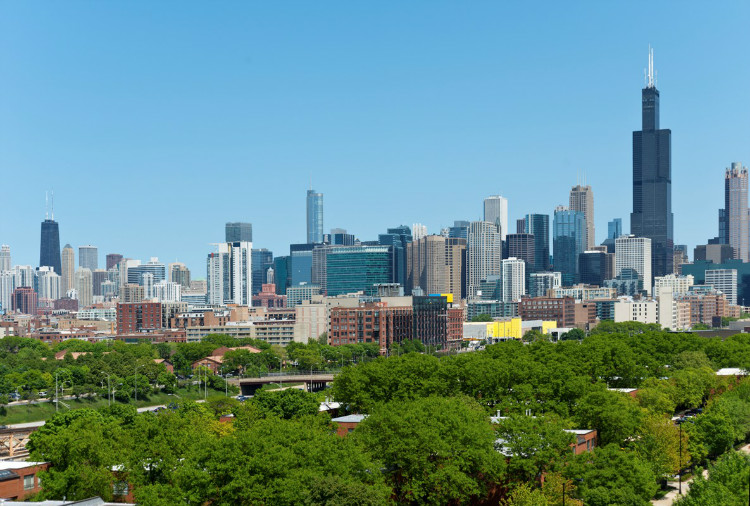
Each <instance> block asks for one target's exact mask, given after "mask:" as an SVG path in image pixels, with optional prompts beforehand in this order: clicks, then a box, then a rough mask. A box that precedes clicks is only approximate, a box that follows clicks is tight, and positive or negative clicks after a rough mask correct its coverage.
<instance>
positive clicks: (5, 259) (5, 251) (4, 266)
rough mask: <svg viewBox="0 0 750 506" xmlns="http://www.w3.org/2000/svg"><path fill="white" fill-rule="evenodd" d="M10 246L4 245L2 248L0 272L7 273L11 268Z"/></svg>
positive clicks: (0, 251) (0, 249) (0, 248)
mask: <svg viewBox="0 0 750 506" xmlns="http://www.w3.org/2000/svg"><path fill="white" fill-rule="evenodd" d="M11 265H12V263H11V260H10V246H8V245H7V244H3V245H2V247H0V272H7V271H9V270H10V268H11Z"/></svg>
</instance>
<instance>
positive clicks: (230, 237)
mask: <svg viewBox="0 0 750 506" xmlns="http://www.w3.org/2000/svg"><path fill="white" fill-rule="evenodd" d="M224 242H253V224H252V223H243V222H240V221H236V222H229V223H227V224H225V225H224Z"/></svg>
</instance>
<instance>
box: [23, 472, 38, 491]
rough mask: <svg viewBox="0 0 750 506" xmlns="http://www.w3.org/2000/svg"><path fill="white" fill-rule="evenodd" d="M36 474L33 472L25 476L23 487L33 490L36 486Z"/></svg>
mask: <svg viewBox="0 0 750 506" xmlns="http://www.w3.org/2000/svg"><path fill="white" fill-rule="evenodd" d="M34 476H35V475H33V474H27V475H26V476H24V477H23V489H24V490H31V489H32V488H34Z"/></svg>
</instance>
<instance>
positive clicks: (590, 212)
mask: <svg viewBox="0 0 750 506" xmlns="http://www.w3.org/2000/svg"><path fill="white" fill-rule="evenodd" d="M569 207H570V210H571V211H579V212H581V213H583V217H584V219H585V220H586V250H587V251H589V250H591V249H592V248H593V247H594V246H595V244H596V235H595V232H594V192H593V191H592V190H591V186H589V185H586V186H581V185H576V186H574V187H573V188H571V189H570V206H569Z"/></svg>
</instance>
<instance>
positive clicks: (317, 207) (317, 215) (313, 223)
mask: <svg viewBox="0 0 750 506" xmlns="http://www.w3.org/2000/svg"><path fill="white" fill-rule="evenodd" d="M307 242H308V243H309V244H312V243H322V242H323V194H322V193H316V192H315V190H307Z"/></svg>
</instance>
